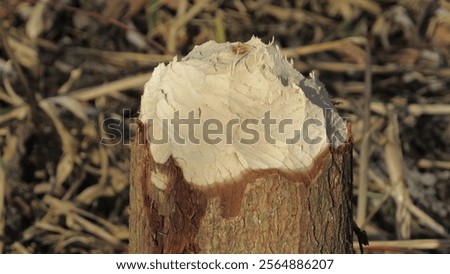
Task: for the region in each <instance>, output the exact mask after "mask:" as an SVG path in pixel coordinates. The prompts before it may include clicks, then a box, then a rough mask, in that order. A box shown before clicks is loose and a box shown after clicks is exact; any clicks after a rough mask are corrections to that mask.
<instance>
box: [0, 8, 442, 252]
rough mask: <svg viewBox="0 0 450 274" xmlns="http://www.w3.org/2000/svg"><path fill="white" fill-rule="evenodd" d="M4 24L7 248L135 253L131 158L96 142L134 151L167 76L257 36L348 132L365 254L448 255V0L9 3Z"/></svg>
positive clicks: (0, 54) (0, 27) (0, 247)
mask: <svg viewBox="0 0 450 274" xmlns="http://www.w3.org/2000/svg"><path fill="white" fill-rule="evenodd" d="M0 17H1V21H0V38H1V39H0V73H1V75H0V80H1V83H0V151H1V159H0V213H1V215H0V252H3V253H113V252H114V253H123V252H127V238H128V234H127V233H128V230H127V219H128V173H129V172H128V168H129V166H128V165H129V146H128V145H126V144H125V145H121V144H118V145H109V146H107V145H102V144H100V140H101V139H102V138H107V139H108V138H109V139H110V135H108V132H113V131H114V132H118V130H120V131H121V132H122V134H123V141H124V142H125V143H127V142H129V140H130V137H129V136H130V135H131V134H132V131H133V128H134V127H133V117H136V114H137V112H138V109H139V98H140V94H141V92H142V86H143V84H144V83H145V82H146V80H147V79H148V78H149V77H150V74H151V70H152V68H153V67H154V66H155V65H156V64H158V63H159V62H167V61H169V60H171V59H172V58H173V56H174V55H175V54H177V55H178V56H183V55H185V54H186V53H187V52H188V51H189V50H190V49H192V47H193V46H194V45H196V44H200V43H203V42H205V41H208V40H211V39H213V40H216V41H218V42H224V41H247V40H248V39H249V38H250V37H251V36H252V35H256V36H259V37H261V38H262V40H263V41H265V42H269V41H271V40H272V37H274V39H275V43H277V44H278V45H279V46H280V48H282V49H283V51H284V53H285V54H286V55H287V56H288V57H289V58H292V59H293V60H294V63H295V66H296V68H297V69H299V70H300V71H302V72H303V73H306V74H308V73H309V72H311V71H315V72H316V73H317V74H318V75H319V77H320V79H321V80H322V81H323V82H324V83H325V84H326V86H327V88H328V90H329V92H330V94H332V96H333V100H334V101H335V103H336V105H337V107H338V109H339V111H340V112H341V114H342V115H343V116H346V117H349V119H350V120H351V122H352V124H353V135H354V141H355V151H354V163H355V165H354V204H355V219H356V220H357V222H358V224H360V225H362V226H363V228H364V229H365V230H366V231H367V232H368V234H369V239H370V240H371V245H370V246H369V247H368V250H369V251H370V252H400V253H403V252H432V253H442V252H450V240H449V238H450V237H449V231H450V181H449V180H450V179H449V178H450V92H449V90H450V88H449V85H450V66H449V62H450V2H448V1H443V0H441V1H439V0H380V1H375V0H345V1H344V0H342V1H335V0H297V1H293V0H292V1H288V0H252V1H250V0H248V1H247V0H232V1H206V0H198V1H185V0H159V1H158V0H148V1H147V0H127V1H122V0H111V1H105V0H92V1H85V0H61V1H57V0H47V1H46V0H29V1H26V0H5V1H1V2H0ZM108 118H109V119H108ZM104 121H106V122H104ZM114 121H121V124H120V125H119V124H117V123H115V122H114ZM116 141H118V140H108V142H109V144H114V143H115V142H116Z"/></svg>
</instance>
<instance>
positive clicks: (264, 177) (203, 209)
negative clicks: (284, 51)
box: [130, 38, 352, 253]
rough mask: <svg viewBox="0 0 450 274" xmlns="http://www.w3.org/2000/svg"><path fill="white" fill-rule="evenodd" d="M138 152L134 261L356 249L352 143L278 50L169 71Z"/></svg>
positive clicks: (319, 94)
mask: <svg viewBox="0 0 450 274" xmlns="http://www.w3.org/2000/svg"><path fill="white" fill-rule="evenodd" d="M140 120H141V122H142V124H141V126H140V127H139V130H138V132H137V135H136V137H135V140H134V143H133V145H132V159H131V193H130V204H131V205H130V252H131V253H350V252H352V225H351V224H352V207H351V176H352V172H351V165H352V163H351V134H350V131H349V130H348V129H347V126H346V124H345V122H344V121H343V119H341V118H340V117H339V116H338V114H337V113H336V110H335V108H334V106H333V104H332V103H331V101H330V99H329V97H328V94H327V93H326V91H325V88H324V87H323V85H322V84H320V82H319V81H318V80H317V79H316V78H314V76H313V75H312V76H310V77H309V78H307V77H304V76H303V75H301V74H300V73H299V72H297V71H296V70H295V69H293V67H292V64H291V63H290V62H288V61H287V60H286V59H285V58H283V57H282V56H281V55H280V53H279V51H278V49H277V48H276V47H275V46H273V45H271V44H269V45H266V44H264V43H262V42H261V41H260V40H259V39H257V38H252V39H251V40H250V41H248V42H246V43H224V44H217V43H215V42H207V43H205V44H203V45H201V46H198V47H195V48H194V50H193V51H192V52H191V53H189V54H188V55H187V56H186V57H185V58H183V59H182V60H181V61H176V60H174V61H173V62H171V63H170V64H168V65H164V64H160V65H159V66H158V67H157V68H156V69H155V71H154V73H153V75H152V77H151V79H150V81H149V82H148V83H147V84H146V86H145V91H144V95H143V96H142V101H141V114H140Z"/></svg>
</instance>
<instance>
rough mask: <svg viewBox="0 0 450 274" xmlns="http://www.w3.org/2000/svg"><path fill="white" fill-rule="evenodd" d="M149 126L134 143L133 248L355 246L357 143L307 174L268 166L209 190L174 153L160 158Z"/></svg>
mask: <svg viewBox="0 0 450 274" xmlns="http://www.w3.org/2000/svg"><path fill="white" fill-rule="evenodd" d="M143 130H144V129H143V128H141V129H140V130H139V131H138V133H137V134H138V135H139V136H137V137H136V140H135V141H134V143H133V146H132V158H131V192H130V252H131V253H351V252H352V227H351V223H352V214H351V213H352V204H351V197H352V196H351V195H352V192H351V191H352V179H351V178H352V170H351V166H352V159H351V154H352V151H351V147H352V146H351V144H350V143H349V144H347V145H343V146H342V147H340V148H339V149H332V150H327V151H325V152H324V153H323V154H322V155H320V157H319V158H318V159H317V160H316V161H315V163H314V168H313V169H312V170H311V171H310V172H309V173H307V174H305V173H284V172H281V171H279V170H265V171H259V172H251V173H248V174H247V175H245V176H243V177H242V178H241V179H240V180H239V181H236V182H232V183H225V184H223V185H220V186H217V187H211V188H202V187H195V186H193V185H192V184H190V183H188V182H186V180H184V178H183V174H182V172H181V170H180V168H179V167H177V166H176V164H175V162H174V160H173V159H170V160H169V161H168V162H167V163H165V164H162V165H161V164H157V163H155V161H154V160H153V159H152V156H151V154H150V149H149V148H148V146H149V143H145V141H142V140H144V139H145V134H144V132H143ZM138 140H139V141H138ZM142 142H144V143H143V144H142ZM139 143H141V144H139ZM155 171H158V173H160V174H164V175H165V176H167V182H168V185H167V187H166V189H164V190H161V189H160V188H158V187H157V186H156V185H155V183H154V182H153V181H152V174H153V173H154V172H155Z"/></svg>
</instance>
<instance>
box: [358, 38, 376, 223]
mask: <svg viewBox="0 0 450 274" xmlns="http://www.w3.org/2000/svg"><path fill="white" fill-rule="evenodd" d="M370 54H371V52H370V43H369V40H368V41H367V44H366V71H365V75H364V82H365V86H366V92H365V96H364V117H363V119H364V120H363V123H364V127H363V128H364V133H363V138H362V142H361V157H360V163H359V171H360V174H359V186H358V207H357V211H356V223H357V225H358V226H359V227H361V228H363V227H362V226H363V224H364V220H365V219H366V212H367V181H368V178H369V175H368V174H369V158H370V134H369V132H370V99H371V97H372V71H371V66H372V60H371V56H370Z"/></svg>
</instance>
